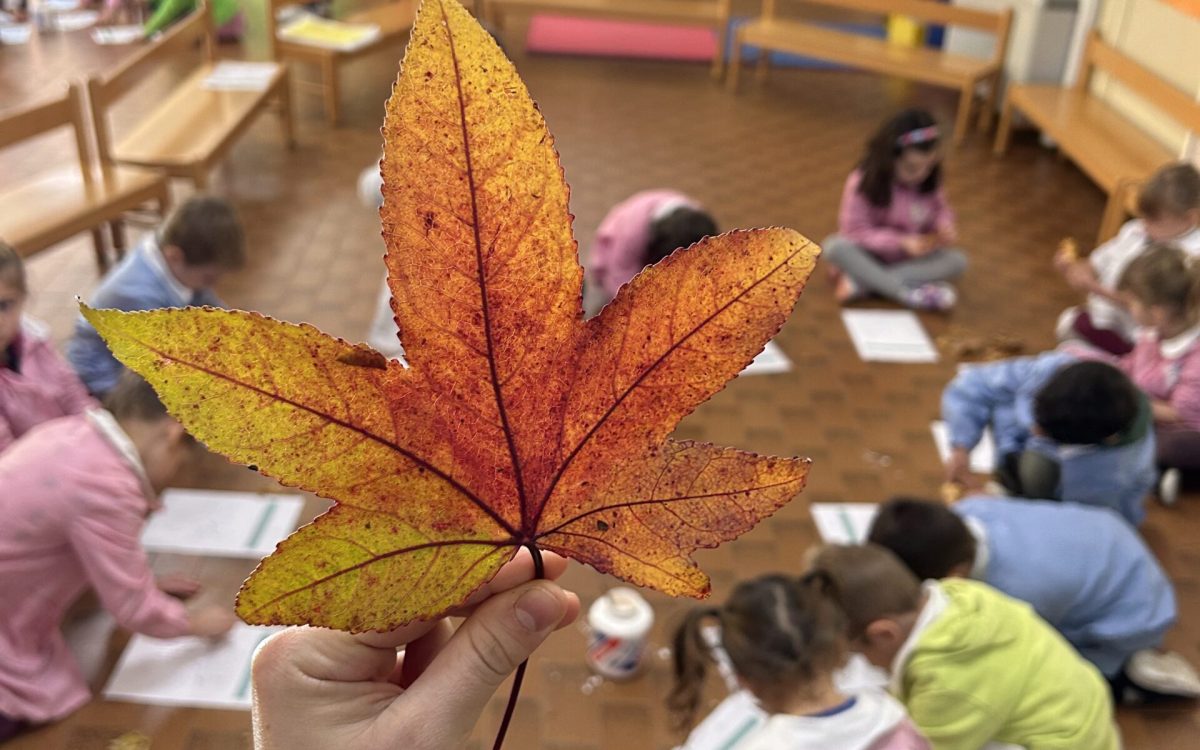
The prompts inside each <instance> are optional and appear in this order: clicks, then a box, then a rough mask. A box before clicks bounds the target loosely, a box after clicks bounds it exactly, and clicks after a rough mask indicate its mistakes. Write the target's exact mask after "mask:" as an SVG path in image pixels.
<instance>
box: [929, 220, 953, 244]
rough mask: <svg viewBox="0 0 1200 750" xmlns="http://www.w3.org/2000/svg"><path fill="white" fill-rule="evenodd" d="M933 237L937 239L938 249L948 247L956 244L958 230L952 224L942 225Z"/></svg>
mask: <svg viewBox="0 0 1200 750" xmlns="http://www.w3.org/2000/svg"><path fill="white" fill-rule="evenodd" d="M934 236H935V237H936V238H937V245H938V247H950V246H951V245H953V244H954V243H956V242H958V228H957V227H955V226H954V225H953V224H942V225H941V226H939V227H938V228H937V232H936V234H935V235H934Z"/></svg>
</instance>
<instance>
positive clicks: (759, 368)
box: [742, 341, 792, 375]
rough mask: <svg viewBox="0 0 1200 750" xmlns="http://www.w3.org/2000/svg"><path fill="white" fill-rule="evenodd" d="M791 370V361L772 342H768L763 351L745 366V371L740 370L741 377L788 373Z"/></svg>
mask: <svg viewBox="0 0 1200 750" xmlns="http://www.w3.org/2000/svg"><path fill="white" fill-rule="evenodd" d="M791 369H792V360H790V359H788V356H787V355H786V354H784V353H783V350H782V349H780V348H779V345H778V344H776V343H775V342H774V341H768V342H767V345H766V346H765V347H763V350H762V351H761V352H759V353H758V356H757V357H755V358H754V361H753V362H751V363H750V364H748V365H746V369H744V370H742V375H774V374H776V373H780V372H788V371H790V370H791Z"/></svg>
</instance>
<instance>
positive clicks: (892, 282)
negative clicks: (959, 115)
mask: <svg viewBox="0 0 1200 750" xmlns="http://www.w3.org/2000/svg"><path fill="white" fill-rule="evenodd" d="M941 137H942V136H941V131H940V130H939V129H938V125H937V121H936V120H934V119H933V115H931V114H929V113H928V112H926V111H925V110H921V109H910V110H905V111H904V112H901V113H900V114H898V115H896V116H895V117H893V118H892V119H890V120H888V121H887V122H886V123H884V124H883V127H881V128H880V129H879V130H878V131H877V132H876V133H875V135H874V136H872V137H871V140H870V141H869V142H868V143H867V153H866V156H864V157H863V160H862V162H861V163H860V164H859V165H858V168H857V169H855V170H854V171H853V172H852V173H851V174H850V176H849V177H848V178H847V179H846V185H845V188H844V189H843V190H842V206H841V210H840V211H839V212H838V233H837V234H835V235H833V236H831V237H829V238H828V239H826V240H825V242H824V243H823V244H824V249H825V253H824V256H825V259H826V260H828V261H829V262H830V263H832V264H833V265H834V266H835V267H836V268H837V271H836V272H835V274H834V277H835V279H836V281H837V298H838V301H839V302H842V303H845V302H850V301H852V300H855V299H858V298H861V297H865V296H868V295H871V294H877V295H880V296H882V297H886V298H888V299H890V300H892V301H894V302H899V303H900V304H902V305H904V306H906V307H912V308H914V309H918V310H939V311H947V310H950V309H951V308H952V307H954V304H955V303H956V302H957V300H958V294H957V292H955V290H954V287H952V286H950V284H949V283H947V282H948V281H950V280H951V279H955V278H957V277H958V276H960V275H962V272H963V271H964V270H966V267H967V257H966V255H964V254H963V252H962V251H961V250H958V249H956V248H955V244H956V243H957V242H958V230H957V228H956V227H955V222H954V212H953V211H952V210H950V205H949V203H947V202H946V194H945V192H943V190H942V153H941Z"/></svg>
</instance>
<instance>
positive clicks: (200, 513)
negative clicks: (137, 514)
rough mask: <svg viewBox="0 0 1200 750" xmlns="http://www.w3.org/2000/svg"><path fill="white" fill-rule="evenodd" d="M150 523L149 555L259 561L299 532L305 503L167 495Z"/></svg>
mask: <svg viewBox="0 0 1200 750" xmlns="http://www.w3.org/2000/svg"><path fill="white" fill-rule="evenodd" d="M162 499H163V508H162V510H160V511H158V512H157V513H155V514H154V515H152V516H150V520H149V521H148V522H147V523H146V527H145V529H143V531H142V546H143V547H145V548H146V549H147V550H148V551H150V552H175V553H179V554H185V555H212V556H215V557H248V558H258V557H263V556H265V555H269V554H271V552H273V551H274V550H275V545H276V544H278V543H279V542H280V541H282V540H283V538H284V537H286V536H287V535H288V534H290V533H292V532H293V531H295V530H296V522H297V521H298V520H299V518H300V511H301V509H302V508H303V506H304V501H303V500H302V499H301V498H300V497H298V496H296V495H258V494H254V493H251V492H223V491H218V490H167V491H166V492H164V493H163V496H162Z"/></svg>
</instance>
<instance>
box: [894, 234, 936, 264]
mask: <svg viewBox="0 0 1200 750" xmlns="http://www.w3.org/2000/svg"><path fill="white" fill-rule="evenodd" d="M900 247H902V248H904V252H906V253H908V254H909V255H911V256H912V257H914V258H919V257H921V256H922V255H928V254H929V253H931V252H933V249H934V242H933V236H932V235H928V234H910V235H908V236H907V237H905V238H904V239H902V240H900Z"/></svg>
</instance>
